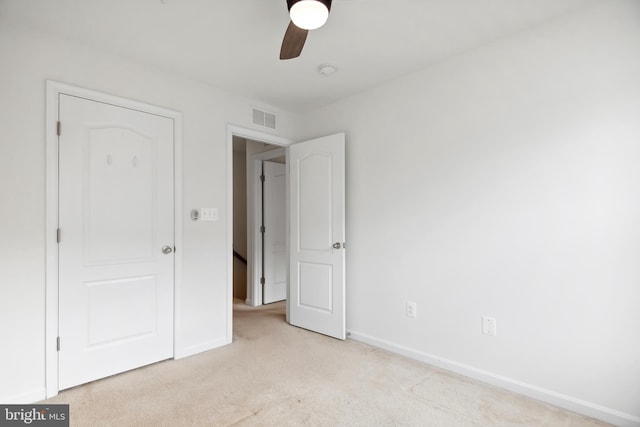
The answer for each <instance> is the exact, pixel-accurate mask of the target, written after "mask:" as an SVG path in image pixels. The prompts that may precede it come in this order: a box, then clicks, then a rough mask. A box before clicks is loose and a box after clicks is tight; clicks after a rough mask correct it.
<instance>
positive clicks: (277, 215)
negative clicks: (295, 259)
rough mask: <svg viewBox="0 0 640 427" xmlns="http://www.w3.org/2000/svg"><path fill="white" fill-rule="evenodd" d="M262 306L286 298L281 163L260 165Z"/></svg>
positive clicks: (284, 228) (284, 226)
mask: <svg viewBox="0 0 640 427" xmlns="http://www.w3.org/2000/svg"><path fill="white" fill-rule="evenodd" d="M262 176H263V179H262V186H263V187H262V219H263V222H262V223H263V228H262V239H263V240H262V242H263V243H262V244H263V250H262V257H263V260H262V270H263V271H262V274H263V276H262V277H263V278H264V285H263V287H262V303H263V304H270V303H272V302H277V301H282V300H284V299H286V298H287V233H286V228H287V222H286V202H285V199H286V196H285V195H286V185H287V184H286V182H285V181H286V171H285V165H284V163H275V162H268V161H264V162H262Z"/></svg>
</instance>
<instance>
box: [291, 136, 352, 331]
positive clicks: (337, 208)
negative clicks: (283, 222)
mask: <svg viewBox="0 0 640 427" xmlns="http://www.w3.org/2000/svg"><path fill="white" fill-rule="evenodd" d="M344 145H345V137H344V134H336V135H331V136H327V137H323V138H318V139H315V140H312V141H306V142H301V143H298V144H292V145H291V146H289V148H288V158H287V164H288V165H289V168H290V171H289V202H290V203H289V216H290V227H291V228H290V237H289V239H290V240H289V252H290V253H289V257H290V261H289V263H290V273H289V275H290V278H289V280H290V295H289V321H290V323H291V324H292V325H296V326H300V327H303V328H306V329H309V330H312V331H315V332H319V333H322V334H325V335H329V336H332V337H335V338H339V339H345V332H346V330H345V250H344V238H345V153H344Z"/></svg>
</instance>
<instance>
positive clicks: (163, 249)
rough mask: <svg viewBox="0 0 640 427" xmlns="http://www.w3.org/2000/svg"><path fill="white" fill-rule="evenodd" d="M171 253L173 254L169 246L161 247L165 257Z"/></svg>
mask: <svg viewBox="0 0 640 427" xmlns="http://www.w3.org/2000/svg"><path fill="white" fill-rule="evenodd" d="M171 252H173V248H172V247H171V246H163V247H162V253H163V254H165V255H167V254H170V253H171Z"/></svg>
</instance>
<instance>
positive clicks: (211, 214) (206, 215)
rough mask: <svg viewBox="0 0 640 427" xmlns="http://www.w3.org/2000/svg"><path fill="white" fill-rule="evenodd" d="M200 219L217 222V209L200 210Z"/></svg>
mask: <svg viewBox="0 0 640 427" xmlns="http://www.w3.org/2000/svg"><path fill="white" fill-rule="evenodd" d="M200 218H201V219H202V221H217V220H218V209H217V208H200Z"/></svg>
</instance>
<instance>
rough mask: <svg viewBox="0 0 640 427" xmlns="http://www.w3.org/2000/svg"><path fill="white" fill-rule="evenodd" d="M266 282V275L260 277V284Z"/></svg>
mask: <svg viewBox="0 0 640 427" xmlns="http://www.w3.org/2000/svg"><path fill="white" fill-rule="evenodd" d="M264 282H265V280H264V277H261V278H260V284H261V285H264Z"/></svg>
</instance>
